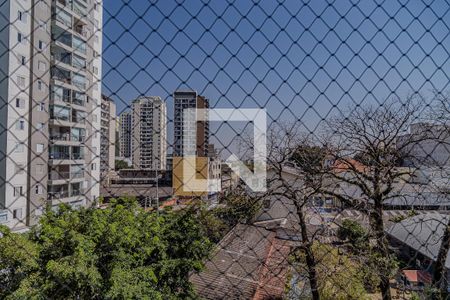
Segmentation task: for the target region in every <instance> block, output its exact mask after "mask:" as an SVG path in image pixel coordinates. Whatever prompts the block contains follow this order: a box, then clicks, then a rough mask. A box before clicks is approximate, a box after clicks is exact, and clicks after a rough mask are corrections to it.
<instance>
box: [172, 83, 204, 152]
mask: <svg viewBox="0 0 450 300" xmlns="http://www.w3.org/2000/svg"><path fill="white" fill-rule="evenodd" d="M173 99H174V144H173V151H174V153H173V156H174V157H181V156H183V155H195V156H197V157H208V147H209V122H208V121H199V122H187V121H185V120H183V119H184V117H183V111H184V110H185V109H189V108H191V109H206V108H209V100H208V99H206V98H205V97H203V96H200V95H198V94H197V92H196V91H181V90H179V91H175V92H174V93H173ZM184 134H186V135H190V136H191V137H192V138H193V139H192V140H193V141H195V143H194V144H192V145H187V143H185V142H184V138H183V136H184ZM184 147H188V149H185V148H184Z"/></svg>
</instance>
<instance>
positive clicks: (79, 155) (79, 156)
mask: <svg viewBox="0 0 450 300" xmlns="http://www.w3.org/2000/svg"><path fill="white" fill-rule="evenodd" d="M72 159H84V155H83V154H82V153H72Z"/></svg>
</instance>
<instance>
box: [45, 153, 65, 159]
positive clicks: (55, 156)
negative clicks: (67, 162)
mask: <svg viewBox="0 0 450 300" xmlns="http://www.w3.org/2000/svg"><path fill="white" fill-rule="evenodd" d="M48 158H49V159H70V154H69V153H67V152H49V153H48Z"/></svg>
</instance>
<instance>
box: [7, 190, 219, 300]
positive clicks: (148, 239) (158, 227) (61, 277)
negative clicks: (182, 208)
mask: <svg viewBox="0 0 450 300" xmlns="http://www.w3.org/2000/svg"><path fill="white" fill-rule="evenodd" d="M1 232H2V234H3V237H2V238H0V268H1V269H2V270H7V271H6V272H1V273H0V283H1V284H2V286H5V287H6V289H2V290H0V298H1V299H3V298H7V299H8V298H9V299H22V298H33V297H34V298H36V299H46V298H52V299H53V298H59V299H178V298H188V297H193V289H192V286H191V284H190V283H189V281H188V275H189V273H190V272H192V271H198V270H200V269H201V268H202V266H203V265H202V260H203V259H204V258H205V257H206V256H207V255H208V254H209V252H210V250H211V248H212V243H211V242H210V241H209V239H208V238H207V235H206V232H205V230H204V227H203V226H202V224H201V223H199V222H198V220H197V219H196V217H195V216H193V215H191V214H187V213H182V212H166V213H162V214H159V215H158V214H157V213H148V212H144V211H143V210H142V209H141V208H139V206H138V204H137V202H136V201H135V200H134V199H127V198H121V199H117V200H113V201H111V204H110V206H109V207H108V208H106V209H94V208H90V209H80V210H74V209H71V208H70V207H68V206H64V205H61V206H60V207H59V209H58V210H57V211H51V210H49V211H48V212H47V213H46V214H45V215H44V216H43V217H42V218H41V220H40V224H39V225H38V226H36V227H34V228H33V229H32V230H31V232H29V233H28V234H15V233H10V232H9V231H8V230H7V229H5V228H2V229H1ZM25 296H26V297H25Z"/></svg>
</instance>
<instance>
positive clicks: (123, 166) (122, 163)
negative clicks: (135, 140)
mask: <svg viewBox="0 0 450 300" xmlns="http://www.w3.org/2000/svg"><path fill="white" fill-rule="evenodd" d="M114 168H115V169H116V171H119V170H122V169H127V168H129V166H128V163H127V162H126V161H123V160H120V159H116V161H115V162H114Z"/></svg>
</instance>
